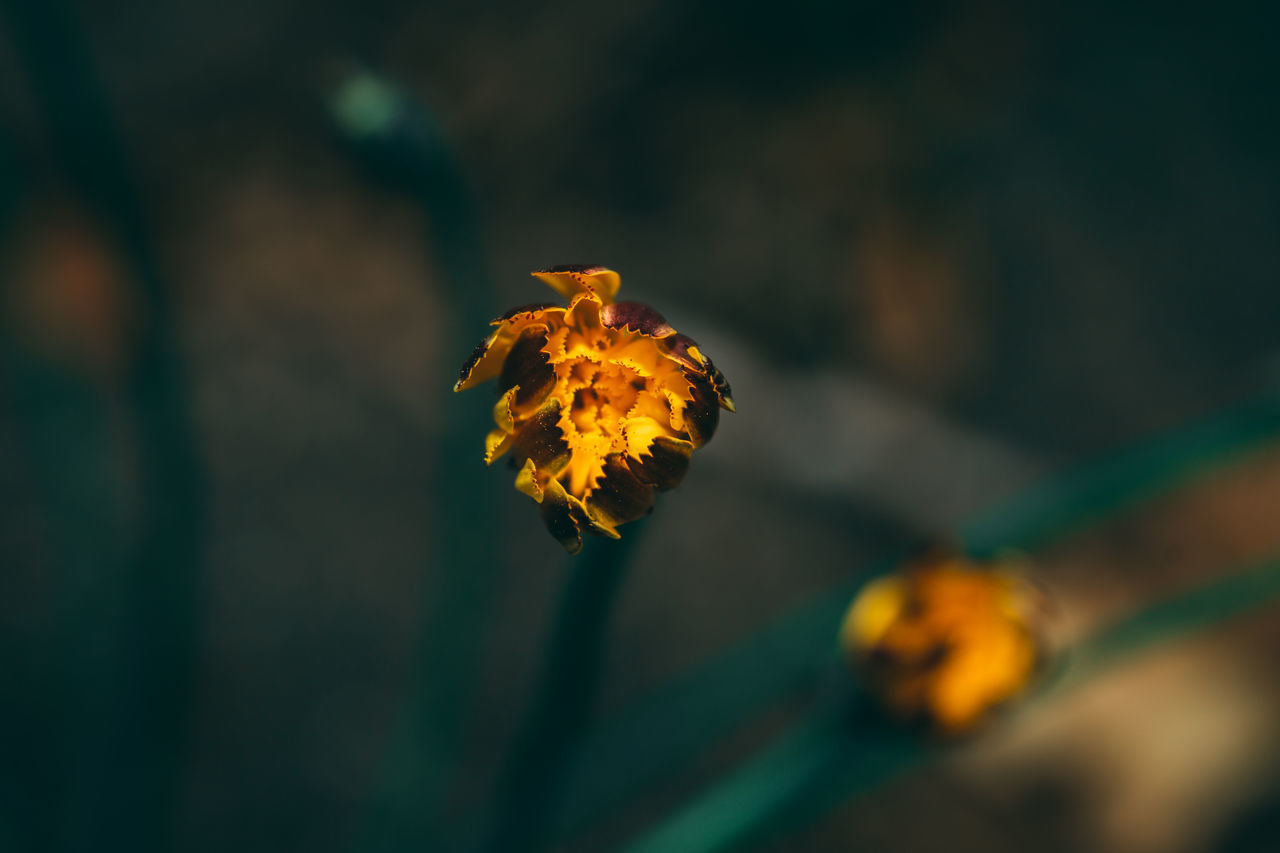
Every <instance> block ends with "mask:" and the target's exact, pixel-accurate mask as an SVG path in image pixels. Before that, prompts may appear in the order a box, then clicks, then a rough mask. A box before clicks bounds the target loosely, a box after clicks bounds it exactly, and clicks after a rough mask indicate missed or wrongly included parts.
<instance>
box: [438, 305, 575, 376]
mask: <svg viewBox="0 0 1280 853" xmlns="http://www.w3.org/2000/svg"><path fill="white" fill-rule="evenodd" d="M563 314H564V309H563V308H559V307H555V306H552V307H549V308H544V307H541V306H537V305H527V306H524V307H523V308H517V309H515V310H513V311H508V312H507V313H506V314H504V315H502V316H501V317H499V318H497V319H496V320H494V321H493V324H494V325H496V326H497V327H498V328H497V329H495V330H494V331H493V333H492V334H490V335H489V337H487V338H485V339H484V340H483V341H481V342H480V343H479V345H477V346H476V348H475V349H474V350H472V352H471V357H470V358H468V359H467V361H466V363H465V364H464V365H462V370H460V371H459V372H458V381H457V382H455V383H454V384H453V390H454V391H466V390H467V389H468V388H474V387H475V386H477V385H479V384H480V383H482V382H487V381H489V380H490V379H493V378H495V377H496V376H498V375H499V374H500V373H501V372H502V368H503V365H504V364H505V362H506V359H507V355H508V354H509V353H510V352H511V348H512V346H514V345H515V343H516V341H517V340H518V339H519V338H520V336H521V333H523V332H524V331H525V329H528V328H530V327H535V326H536V327H539V328H541V329H542V330H543V331H544V332H545V331H548V330H549V329H550V326H551V325H552V324H555V323H557V322H558V320H559V316H561V315H563Z"/></svg>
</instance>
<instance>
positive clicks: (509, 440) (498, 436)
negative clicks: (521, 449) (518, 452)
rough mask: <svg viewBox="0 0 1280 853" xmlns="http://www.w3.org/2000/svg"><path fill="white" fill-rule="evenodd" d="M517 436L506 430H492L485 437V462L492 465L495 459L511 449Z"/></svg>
mask: <svg viewBox="0 0 1280 853" xmlns="http://www.w3.org/2000/svg"><path fill="white" fill-rule="evenodd" d="M515 438H516V437H515V436H514V435H512V434H511V433H509V432H506V431H505V430H501V429H495V430H491V431H490V432H489V434H488V435H486V436H485V437H484V464H486V465H492V464H493V460H495V459H497V458H498V457H499V456H501V455H502V454H504V453H506V452H507V451H508V450H510V449H511V445H512V444H513V443H514V442H515Z"/></svg>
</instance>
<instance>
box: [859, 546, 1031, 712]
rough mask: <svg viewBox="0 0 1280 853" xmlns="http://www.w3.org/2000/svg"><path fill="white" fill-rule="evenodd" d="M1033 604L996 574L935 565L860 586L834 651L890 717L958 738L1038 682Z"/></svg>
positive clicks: (1010, 576) (956, 564)
mask: <svg viewBox="0 0 1280 853" xmlns="http://www.w3.org/2000/svg"><path fill="white" fill-rule="evenodd" d="M1040 603H1041V601H1040V599H1039V598H1038V596H1037V595H1036V594H1035V590H1034V588H1032V587H1031V586H1030V584H1028V583H1027V582H1026V581H1025V580H1023V579H1022V578H1020V577H1019V576H1018V575H1016V574H1014V573H1011V572H1008V571H1005V570H1003V569H1002V568H1000V567H999V566H997V567H994V568H988V567H985V566H983V565H979V564H975V563H972V562H970V561H968V560H966V559H963V558H960V557H941V558H938V557H935V558H930V559H928V560H925V561H922V562H921V563H918V564H916V565H913V566H909V567H908V568H907V569H906V570H905V571H903V572H902V573H899V574H893V575H888V576H885V577H883V578H879V579H877V580H874V581H872V582H871V583H869V584H867V585H866V586H865V587H863V589H862V591H861V592H860V593H859V594H858V596H857V598H856V599H855V600H854V603H853V606H852V607H851V608H850V609H849V612H848V614H847V615H846V616H845V620H844V624H843V626H842V627H841V630H840V642H841V645H842V646H843V648H844V649H845V651H846V652H847V653H848V654H849V655H850V656H851V658H852V660H853V663H854V664H855V666H856V667H857V668H858V669H859V670H860V671H861V672H862V674H863V676H864V679H865V681H866V683H867V686H868V687H869V689H870V690H871V692H872V693H873V694H875V695H876V696H877V698H879V699H880V701H881V702H882V703H883V704H884V705H885V706H886V707H887V708H888V709H889V710H890V711H891V712H893V713H894V714H895V715H897V716H899V717H902V718H904V719H906V720H910V721H921V722H925V723H928V724H930V725H931V726H932V727H933V728H935V729H937V730H939V731H941V732H943V733H946V734H958V733H961V732H964V731H967V730H969V729H971V728H973V727H974V726H975V725H976V724H978V723H979V722H981V720H982V719H983V717H984V716H985V715H986V714H987V712H988V711H990V710H991V709H992V708H993V707H994V706H996V705H998V704H1000V703H1002V702H1005V701H1007V700H1009V699H1011V698H1013V697H1014V696H1016V695H1017V694H1018V693H1019V692H1021V691H1022V690H1023V688H1025V687H1026V685H1027V684H1028V683H1029V681H1030V680H1031V678H1032V676H1033V675H1034V674H1035V672H1036V670H1037V667H1038V665H1039V663H1040V662H1041V661H1042V659H1043V647H1042V643H1041V642H1040V637H1039V633H1038V625H1037V621H1038V620H1037V617H1038V615H1039V612H1040V606H1039V605H1040Z"/></svg>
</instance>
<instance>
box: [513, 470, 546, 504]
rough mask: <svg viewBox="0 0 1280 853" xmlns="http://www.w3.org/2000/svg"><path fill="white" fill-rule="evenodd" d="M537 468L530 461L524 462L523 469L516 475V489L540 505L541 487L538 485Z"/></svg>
mask: <svg viewBox="0 0 1280 853" xmlns="http://www.w3.org/2000/svg"><path fill="white" fill-rule="evenodd" d="M537 474H538V467H537V466H536V465H534V464H533V460H532V459H526V460H525V461H524V467H523V468H521V469H520V473H519V474H516V489H517V490H518V491H521V492H524V493H525V494H526V495H528V496H529V497H531V498H533V499H534V500H535V501H537V502H538V503H542V485H541V484H540V483H538V477H537Z"/></svg>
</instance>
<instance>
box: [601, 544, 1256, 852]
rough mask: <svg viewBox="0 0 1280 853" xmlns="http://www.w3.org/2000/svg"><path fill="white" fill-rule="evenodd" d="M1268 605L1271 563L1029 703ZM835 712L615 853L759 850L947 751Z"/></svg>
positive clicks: (1183, 606)
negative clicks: (754, 847) (755, 847)
mask: <svg viewBox="0 0 1280 853" xmlns="http://www.w3.org/2000/svg"><path fill="white" fill-rule="evenodd" d="M1278 598H1280V559H1274V560H1272V561H1270V562H1267V563H1264V564H1262V565H1259V566H1255V567H1252V568H1249V569H1245V570H1243V571H1238V572H1235V573H1232V574H1231V575H1229V576H1227V577H1225V578H1220V579H1217V580H1214V581H1212V582H1210V583H1207V584H1203V585H1201V586H1198V587H1196V588H1194V589H1192V590H1189V591H1187V592H1185V593H1182V594H1181V595H1176V596H1173V597H1171V598H1168V599H1166V600H1164V601H1161V602H1158V603H1156V604H1153V605H1150V606H1148V607H1146V608H1143V609H1142V610H1139V611H1137V612H1136V613H1134V614H1132V615H1130V616H1129V617H1127V618H1125V619H1122V620H1120V621H1119V622H1117V623H1116V624H1114V625H1112V626H1110V627H1107V628H1104V629H1103V630H1101V631H1098V632H1097V633H1096V634H1094V636H1093V637H1091V638H1089V639H1086V640H1085V641H1083V642H1082V643H1080V645H1079V647H1078V649H1077V652H1076V654H1075V655H1074V659H1073V661H1072V663H1071V666H1070V667H1069V669H1068V670H1067V673H1066V675H1065V677H1064V678H1063V679H1062V680H1061V681H1060V682H1058V683H1057V684H1055V685H1053V687H1052V688H1051V689H1048V690H1046V691H1044V692H1043V693H1041V694H1039V696H1038V697H1035V698H1037V699H1039V700H1043V699H1046V698H1049V697H1056V696H1058V695H1060V694H1062V693H1063V692H1065V691H1067V690H1070V689H1072V688H1075V687H1078V686H1080V685H1082V684H1084V683H1086V682H1087V681H1088V680H1089V679H1090V678H1093V677H1096V676H1098V675H1101V674H1102V673H1104V672H1106V671H1108V670H1109V669H1111V668H1112V667H1114V666H1119V665H1121V664H1123V663H1126V662H1128V661H1130V660H1132V659H1133V658H1135V657H1136V656H1138V655H1139V654H1141V653H1142V652H1144V651H1147V650H1150V649H1154V648H1158V647H1161V646H1165V645H1168V644H1171V643H1174V642H1177V641H1180V640H1183V639H1186V638H1187V637H1189V636H1191V635H1193V634H1194V633H1196V632H1198V631H1201V630H1204V629H1206V628H1210V627H1213V626H1214V625H1218V624H1221V623H1223V622H1226V621H1227V620H1229V619H1232V618H1234V617H1236V616H1239V615H1241V614H1244V613H1247V612H1249V611H1251V610H1254V609H1256V608H1258V607H1261V606H1263V605H1267V604H1273V603H1274V602H1275V601H1276V600H1277V599H1278ZM1034 704H1035V703H1033V702H1029V703H1028V705H1030V706H1033V705H1034ZM840 713H841V712H840V707H839V706H838V705H836V704H834V703H825V704H822V705H820V707H819V708H818V709H817V710H815V711H814V712H813V713H812V714H811V715H810V716H809V717H807V718H805V719H804V720H802V721H801V722H799V723H797V724H796V725H795V726H794V727H793V728H792V729H791V730H790V731H788V732H787V733H786V734H784V735H782V736H781V737H780V738H779V739H778V740H777V741H776V742H775V743H774V745H772V746H770V747H767V748H766V749H764V750H762V751H761V752H760V753H759V754H758V755H757V756H756V757H754V758H752V759H750V760H748V761H747V762H746V763H744V764H743V765H742V766H741V767H739V768H737V769H735V770H733V771H731V772H730V773H728V774H726V775H725V776H724V777H723V778H722V779H721V780H720V781H719V782H716V783H715V784H713V785H712V786H711V787H710V788H709V789H708V790H707V791H706V792H704V793H703V794H701V795H700V796H698V797H697V798H696V799H694V800H693V801H692V802H691V803H689V804H688V805H687V806H685V807H683V808H681V809H680V810H678V811H677V812H676V813H675V814H674V815H672V816H671V817H669V818H667V819H665V820H663V821H661V822H660V823H659V824H658V825H657V826H656V827H655V828H654V829H651V830H650V831H648V832H646V833H645V834H644V835H643V836H642V837H641V838H640V839H639V840H637V841H636V842H634V843H632V844H629V845H626V846H625V847H624V848H623V851H624V853H715V851H722V850H730V849H736V848H739V847H743V846H747V845H748V844H759V843H763V842H765V841H767V840H769V839H770V838H772V837H774V836H776V834H778V833H780V832H784V831H788V830H794V829H796V828H798V827H800V826H801V825H803V823H804V822H806V821H808V820H812V819H815V818H817V817H819V816H821V815H822V814H824V813H826V812H827V811H829V810H830V809H832V808H834V807H835V806H837V805H839V804H841V803H843V802H847V801H848V799H849V797H850V796H852V795H854V794H855V793H857V792H859V791H865V790H869V789H872V788H874V787H876V786H877V785H879V784H881V783H883V782H885V781H887V780H888V779H890V778H891V777H893V776H895V775H897V774H898V773H901V772H904V771H906V770H908V769H910V768H911V767H912V766H914V765H915V764H916V763H918V762H921V761H924V760H927V759H928V758H931V757H937V756H941V755H943V754H945V753H946V752H947V748H946V747H945V746H933V747H930V746H928V744H927V743H926V742H924V741H923V740H920V739H917V738H912V737H910V736H909V735H907V734H905V733H902V732H899V731H896V730H887V729H885V728H884V727H883V726H871V725H865V724H859V723H857V722H855V721H854V720H852V719H845V720H843V721H841V720H840Z"/></svg>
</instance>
